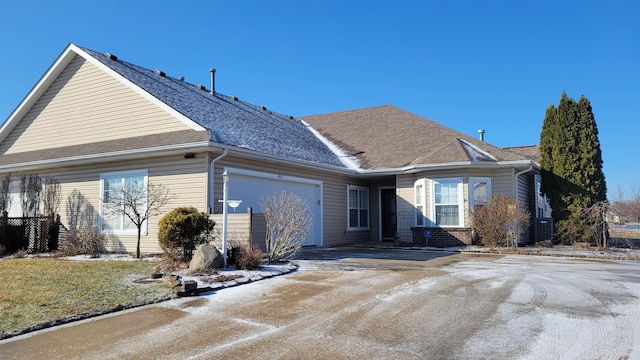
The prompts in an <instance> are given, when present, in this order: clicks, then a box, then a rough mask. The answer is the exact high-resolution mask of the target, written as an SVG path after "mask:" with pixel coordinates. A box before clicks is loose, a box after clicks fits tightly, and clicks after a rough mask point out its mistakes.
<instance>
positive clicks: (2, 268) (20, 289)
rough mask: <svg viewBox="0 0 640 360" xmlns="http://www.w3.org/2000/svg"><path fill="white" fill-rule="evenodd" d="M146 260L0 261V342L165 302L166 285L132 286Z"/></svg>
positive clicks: (147, 267) (146, 271)
mask: <svg viewBox="0 0 640 360" xmlns="http://www.w3.org/2000/svg"><path fill="white" fill-rule="evenodd" d="M153 269H154V264H153V263H151V262H148V261H71V260H62V259H44V258H34V259H26V258H25V259H8V260H0V277H1V278H2V281H1V282H0V338H3V337H6V336H8V335H9V334H11V333H14V334H15V333H20V332H22V331H24V330H26V329H32V328H37V327H38V326H39V325H41V324H43V323H50V322H53V321H60V320H61V321H64V320H65V319H70V318H74V317H79V316H82V315H85V314H96V313H103V312H106V311H109V310H110V309H118V308H124V307H132V306H136V305H141V304H146V303H151V302H157V301H160V300H162V299H167V298H170V297H171V295H172V292H171V288H170V286H169V285H168V284H166V283H156V284H137V283H135V282H133V281H132V279H135V278H136V277H138V278H141V277H148V276H149V275H150V274H151V273H152V272H153Z"/></svg>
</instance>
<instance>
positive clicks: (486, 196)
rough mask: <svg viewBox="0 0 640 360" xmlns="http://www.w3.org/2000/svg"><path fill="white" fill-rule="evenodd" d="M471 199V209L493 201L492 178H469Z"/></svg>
mask: <svg viewBox="0 0 640 360" xmlns="http://www.w3.org/2000/svg"><path fill="white" fill-rule="evenodd" d="M469 201H470V202H471V203H470V208H471V211H473V209H474V208H475V207H476V206H482V205H485V204H488V203H489V202H490V201H491V178H488V177H472V178H469Z"/></svg>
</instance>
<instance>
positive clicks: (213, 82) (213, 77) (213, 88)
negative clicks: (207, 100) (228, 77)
mask: <svg viewBox="0 0 640 360" xmlns="http://www.w3.org/2000/svg"><path fill="white" fill-rule="evenodd" d="M209 71H210V72H211V95H213V93H214V92H216V69H214V68H211V69H209Z"/></svg>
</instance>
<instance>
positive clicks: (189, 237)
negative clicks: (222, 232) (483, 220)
mask: <svg viewBox="0 0 640 360" xmlns="http://www.w3.org/2000/svg"><path fill="white" fill-rule="evenodd" d="M215 225H216V223H215V221H213V220H212V219H211V218H209V215H208V214H205V213H203V212H199V211H198V210H197V209H196V208H194V207H192V206H191V207H179V208H175V209H173V210H171V211H170V212H168V213H167V214H166V215H165V216H163V217H162V219H160V223H159V224H158V227H159V228H158V241H159V242H160V247H162V250H164V252H165V253H166V254H167V255H169V256H171V257H176V258H180V259H181V260H182V261H185V262H188V261H191V258H192V257H193V250H194V249H195V248H196V245H198V244H202V243H204V242H206V241H207V239H208V237H209V234H211V232H212V231H213V228H214V226H215Z"/></svg>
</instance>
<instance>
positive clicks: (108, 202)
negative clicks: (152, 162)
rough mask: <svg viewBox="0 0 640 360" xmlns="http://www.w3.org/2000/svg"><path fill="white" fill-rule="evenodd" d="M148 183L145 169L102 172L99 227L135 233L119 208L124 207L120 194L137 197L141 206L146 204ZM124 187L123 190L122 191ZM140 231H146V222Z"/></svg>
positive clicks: (133, 226)
mask: <svg viewBox="0 0 640 360" xmlns="http://www.w3.org/2000/svg"><path fill="white" fill-rule="evenodd" d="M147 184H148V179H147V171H146V170H137V171H123V172H113V173H104V174H102V175H101V176H100V185H101V188H102V202H101V208H100V214H101V217H100V220H101V222H100V227H101V230H102V231H108V232H114V233H123V234H126V233H132V234H133V233H136V232H137V229H136V226H135V225H134V224H133V223H132V222H131V220H130V219H129V218H128V217H127V216H126V215H125V214H124V213H123V212H122V211H120V210H119V208H122V209H124V205H123V204H122V201H121V198H122V194H123V193H124V194H127V195H131V194H133V196H134V197H139V201H141V205H142V207H144V206H145V205H146V202H147V199H146V195H145V192H146V188H147ZM123 189H124V191H123ZM142 231H143V232H144V233H146V224H144V225H143V228H142Z"/></svg>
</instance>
